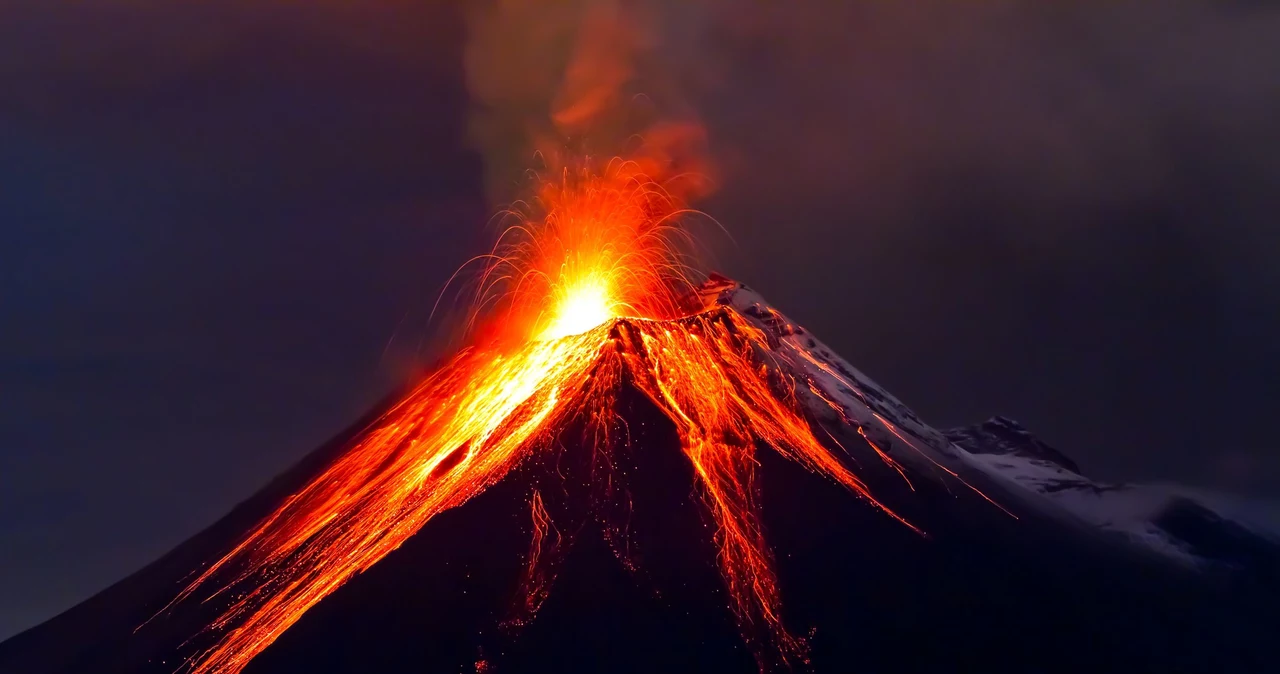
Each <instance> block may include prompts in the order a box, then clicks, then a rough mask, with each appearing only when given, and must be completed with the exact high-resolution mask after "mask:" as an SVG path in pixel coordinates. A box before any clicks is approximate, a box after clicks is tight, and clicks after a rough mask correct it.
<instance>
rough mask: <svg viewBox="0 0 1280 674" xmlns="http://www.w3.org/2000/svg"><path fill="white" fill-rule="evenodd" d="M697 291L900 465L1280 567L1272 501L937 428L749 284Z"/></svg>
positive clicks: (1201, 559) (1030, 440)
mask: <svg viewBox="0 0 1280 674" xmlns="http://www.w3.org/2000/svg"><path fill="white" fill-rule="evenodd" d="M702 292H703V294H704V297H706V298H707V300H708V301H709V302H714V303H717V304H721V305H727V306H730V307H732V308H734V309H736V310H737V311H738V312H739V313H741V314H742V315H744V316H746V317H748V318H749V319H750V320H751V321H752V322H753V323H755V324H756V325H757V326H758V327H760V328H761V329H762V330H764V331H765V332H766V333H767V334H768V335H770V336H771V337H773V338H774V339H775V340H776V342H777V344H776V346H775V348H774V350H773V354H772V355H773V356H775V357H779V358H781V359H783V360H784V361H785V362H786V365H787V366H788V367H789V369H791V370H792V371H794V372H795V373H796V374H798V375H800V377H801V378H802V379H805V380H807V381H808V383H809V384H810V386H811V390H809V391H805V390H798V391H797V392H796V393H797V395H798V396H800V398H801V399H802V400H803V401H804V402H805V403H806V404H807V406H808V407H809V408H810V409H811V410H812V411H813V412H814V414H815V415H816V416H817V417H818V418H819V419H820V420H825V421H837V422H842V423H846V424H851V425H853V426H855V427H858V428H860V429H862V430H863V431H864V432H865V433H866V434H867V437H868V439H869V440H872V441H873V442H875V443H876V444H877V445H878V446H879V447H882V448H884V449H886V451H887V452H888V453H890V454H891V455H892V456H893V458H894V460H896V461H898V462H900V463H907V464H913V465H915V466H916V467H917V468H924V469H926V470H927V469H930V468H933V469H937V468H942V469H943V470H946V471H948V472H950V473H952V475H955V474H956V472H957V471H964V469H965V468H966V467H967V468H968V469H971V470H977V471H981V472H982V473H983V474H985V475H987V476H989V477H990V478H992V479H994V480H995V481H997V482H998V483H1001V484H1004V485H1005V486H1006V488H1007V491H1008V492H1009V494H1010V495H1015V496H1016V497H1018V498H1019V500H1020V501H1022V502H1023V505H1025V506H1030V507H1033V508H1036V509H1037V510H1038V511H1040V512H1044V513H1047V514H1050V515H1052V516H1055V517H1058V518H1066V519H1071V520H1073V521H1077V522H1083V523H1084V524H1085V525H1087V526H1089V527H1092V528H1094V529H1096V530H1100V531H1102V532H1105V533H1107V534H1110V535H1113V536H1116V537H1117V538H1119V539H1123V540H1127V541H1129V542H1130V543H1133V544H1136V545H1138V546H1140V547H1141V548H1144V549H1147V550H1150V551H1154V552H1156V553H1159V554H1162V555H1164V556H1166V557H1168V558H1171V559H1174V560H1177V561H1179V562H1183V563H1189V564H1196V565H1199V564H1204V563H1225V564H1228V565H1249V566H1254V565H1262V566H1264V567H1274V568H1280V505H1277V504H1270V506H1269V507H1267V508H1258V507H1257V506H1256V505H1254V504H1249V503H1246V502H1244V501H1241V500H1240V499H1235V498H1232V497H1230V496H1226V495H1222V494H1211V493H1207V492H1203V491H1198V490H1193V489H1188V488H1185V487H1179V486H1174V485H1131V484H1120V485H1112V484H1104V483H1098V482H1094V481H1092V480H1090V479H1089V478H1087V477H1084V476H1083V475H1081V474H1080V470H1079V468H1078V467H1077V466H1076V464H1075V462H1073V461H1072V460H1071V459H1069V458H1067V457H1066V456H1065V455H1063V454H1062V453H1060V452H1058V451H1057V450H1055V449H1053V448H1052V447H1049V446H1048V445H1046V444H1044V443H1043V442H1041V441H1040V440H1038V439H1037V438H1035V437H1034V436H1033V435H1031V434H1030V433H1029V432H1027V431H1026V429H1024V428H1022V427H1021V426H1019V425H1018V424H1017V423H1016V422H1013V421H1011V420H1009V419H1004V418H1002V417H996V418H993V419H992V420H990V421H988V422H986V423H985V424H982V425H979V426H974V427H969V428H963V429H954V430H949V431H946V432H939V431H937V430H935V429H934V428H931V427H930V426H929V425H927V424H925V423H924V422H923V421H922V420H921V419H920V418H919V417H918V416H916V414H915V413H914V412H912V411H911V409H910V408H908V407H907V406H906V405H904V404H902V402H901V401H899V400H898V399H897V398H894V397H893V396H892V395H890V394H889V393H888V392H886V391H885V390H884V389H883V388H881V387H880V386H878V385H877V384H876V383H875V382H874V381H872V380H871V379H870V378H869V377H867V376H866V375H864V374H863V373H862V372H860V371H858V370H857V369H856V368H854V367H853V366H852V365H850V364H849V363H847V362H846V361H845V360H843V359H842V358H840V356H838V355H837V354H836V353H834V352H833V351H832V350H831V349H829V348H827V346H826V345H824V344H823V343H822V342H820V341H818V340H817V339H816V338H815V337H813V336H812V335H810V334H809V333H808V332H807V331H805V330H804V329H803V328H801V327H799V326H797V325H796V324H795V323H794V322H792V321H791V320H790V319H788V318H787V317H786V316H785V315H783V314H782V313H781V312H779V311H778V310H777V309H775V308H773V307H772V306H770V305H769V304H768V303H767V302H766V301H765V300H764V298H763V297H761V296H760V295H759V294H757V293H756V292H754V291H753V290H751V289H750V288H748V287H746V286H744V285H742V284H740V283H736V282H734V281H730V280H728V279H724V278H721V277H713V278H712V280H711V281H709V282H708V283H707V284H706V285H705V286H704V287H703V289H702ZM801 388H802V387H801ZM903 445H905V446H906V447H907V448H908V450H909V451H907V450H903V449H902V447H903Z"/></svg>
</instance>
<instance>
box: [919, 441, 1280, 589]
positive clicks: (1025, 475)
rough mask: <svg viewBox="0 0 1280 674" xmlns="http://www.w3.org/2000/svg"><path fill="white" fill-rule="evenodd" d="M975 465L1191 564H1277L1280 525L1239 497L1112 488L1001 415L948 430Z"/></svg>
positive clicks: (1166, 488) (1152, 487)
mask: <svg viewBox="0 0 1280 674" xmlns="http://www.w3.org/2000/svg"><path fill="white" fill-rule="evenodd" d="M944 434H945V435H946V436H947V437H948V438H950V439H951V440H952V442H954V443H955V444H956V445H958V446H959V447H961V448H962V449H964V450H965V451H966V452H968V454H969V456H970V457H971V458H972V461H973V462H974V464H975V465H977V466H979V467H981V468H982V469H983V470H985V471H987V472H988V473H989V474H991V475H993V476H996V477H999V478H1002V479H1005V480H1008V481H1010V482H1012V483H1014V484H1016V485H1018V486H1019V487H1022V488H1023V489H1024V490H1026V491H1028V492H1030V493H1033V494H1037V495H1040V496H1042V497H1044V498H1046V499H1048V500H1050V501H1053V502H1054V503H1056V504H1057V505H1059V506H1061V507H1062V508H1063V509H1065V510H1067V511H1068V512H1070V513H1072V514H1073V515H1075V516H1076V517H1079V518H1080V519H1082V520H1084V521H1086V522H1088V523H1090V524H1092V525H1094V526H1096V527H1098V528H1100V529H1102V530H1103V531H1106V532H1109V533H1113V534H1116V535H1119V536H1122V537H1124V538H1126V539H1128V540H1129V541H1131V542H1134V543H1137V544H1140V545H1143V546H1146V547H1148V548H1150V549H1152V550H1155V551H1157V552H1160V553H1163V554H1165V555H1168V556H1170V557H1174V558H1177V559H1180V560H1182V561H1185V562H1190V563H1194V564H1206V563H1207V564H1226V565H1249V566H1252V565H1254V564H1258V563H1261V564H1276V563H1280V527H1278V526H1276V521H1275V520H1274V519H1271V520H1270V522H1268V520H1269V519H1270V518H1269V516H1268V515H1267V514H1266V512H1265V510H1263V509H1262V508H1259V507H1257V506H1253V505H1251V504H1248V503H1247V502H1245V501H1243V500H1242V499H1237V498H1233V497H1231V496H1227V495H1224V494H1214V493H1212V492H1206V491H1203V490H1197V489H1191V488H1188V487H1182V486H1178V485H1168V484H1149V485H1148V484H1108V483H1104V482H1096V481H1094V480H1091V479H1089V478H1087V477H1085V476H1083V475H1081V474H1080V472H1079V469H1078V468H1076V466H1075V462H1073V461H1071V460H1070V459H1068V458H1066V456H1065V455H1063V454H1062V453H1061V452H1058V451H1057V450H1055V449H1053V448H1052V447H1049V446H1048V445H1046V444H1045V443H1043V442H1041V441H1040V440H1039V439H1038V438H1036V437H1035V436H1033V435H1032V434H1031V433H1030V432H1029V431H1027V429H1025V428H1023V427H1022V426H1021V425H1019V424H1018V423H1017V422H1015V421H1012V420H1010V419H1006V418H1003V417H995V418H992V419H990V420H988V421H986V422H984V423H982V424H979V425H976V426H969V427H965V428H957V429H952V430H948V431H945V432H944Z"/></svg>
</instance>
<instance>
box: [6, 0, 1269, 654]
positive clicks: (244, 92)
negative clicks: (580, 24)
mask: <svg viewBox="0 0 1280 674" xmlns="http://www.w3.org/2000/svg"><path fill="white" fill-rule="evenodd" d="M741 4H742V3H738V4H734V3H732V2H727V0H708V1H705V2H699V3H688V4H687V7H688V9H686V10H679V11H677V13H676V14H674V15H673V16H670V17H668V20H669V21H670V23H671V26H673V28H671V29H670V30H669V33H668V34H667V37H668V39H669V40H670V44H669V45H666V47H668V48H667V49H666V53H667V56H668V58H670V59H671V60H673V61H675V62H679V63H687V64H688V68H687V69H685V70H684V71H683V72H685V74H686V75H687V80H688V81H687V82H684V85H685V86H686V93H687V95H688V99H689V102H690V105H691V107H692V108H694V109H696V110H698V111H699V113H700V115H701V117H702V120H703V122H704V123H705V125H706V127H707V130H708V134H709V138H710V144H711V149H712V152H713V154H714V157H715V159H716V161H717V165H718V166H719V170H718V173H717V181H718V183H719V186H720V188H719V190H718V192H716V193H715V194H714V195H713V196H711V197H710V198H708V199H706V200H704V201H702V202H701V203H699V204H698V205H699V206H700V207H702V208H703V209H704V210H705V211H706V212H707V213H708V214H710V215H712V216H714V217H715V218H716V219H717V220H719V221H720V222H721V223H722V224H723V225H724V227H725V228H726V229H727V230H728V231H729V233H730V234H731V236H732V240H730V239H729V238H728V237H726V236H724V235H723V234H717V233H716V232H715V231H714V229H713V228H709V227H706V228H705V229H706V230H707V231H706V232H705V237H704V238H705V240H706V241H707V243H708V245H709V246H710V247H711V248H712V249H713V251H714V253H715V261H714V263H713V266H715V267H716V268H718V269H720V270H722V271H724V272H727V273H729V274H730V275H732V276H734V277H736V278H739V279H740V280H742V281H744V282H746V283H748V284H749V285H751V286H753V287H754V288H756V289H757V290H760V291H761V292H762V293H763V294H764V295H765V296H766V297H767V298H769V299H770V301H771V302H772V303H774V304H775V305H776V306H778V307H779V308H781V309H782V310H783V311H785V312H787V313H788V314H789V315H790V316H791V317H792V318H794V319H795V320H797V321H798V322H800V323H801V324H803V325H805V326H807V327H808V328H810V329H811V330H812V331H813V332H815V333H816V334H817V335H818V336H819V337H820V338H822V339H823V340H824V341H826V342H827V343H828V344H829V345H830V346H832V347H833V348H834V349H835V350H836V351H838V352H839V353H841V354H842V355H843V356H844V357H845V358H847V359H848V360H850V361H851V362H852V363H854V364H855V365H856V366H858V367H859V368H861V369H862V370H863V371H865V372H866V373H868V374H869V375H870V376H872V377H873V378H875V379H876V380H877V381H878V382H879V383H880V384H882V385H884V386H885V387H886V388H888V390H890V391H892V392H894V393H895V395H897V396H898V397H899V398H901V399H902V400H903V401H904V402H906V403H907V404H908V405H910V406H912V407H913V408H914V409H915V410H916V411H917V412H918V413H919V414H920V415H921V416H922V417H923V418H924V419H926V420H927V421H929V422H930V423H932V424H933V425H934V426H936V427H939V428H945V427H949V426H953V425H961V424H968V423H974V422H978V421H981V420H983V419H985V418H987V417H989V416H991V415H994V414H1003V415H1006V416H1010V417H1013V418H1016V419H1018V420H1020V421H1022V422H1023V423H1024V424H1025V425H1027V426H1028V427H1029V428H1031V429H1032V430H1033V431H1034V432H1036V433H1037V434H1038V435H1039V436H1041V437H1042V438H1043V439H1044V440H1046V441H1047V442H1048V443H1050V444H1052V445H1054V446H1056V447H1058V448H1059V449H1061V450H1062V451H1064V452H1065V453H1066V454H1067V455H1069V456H1071V457H1073V458H1074V459H1076V460H1077V461H1078V462H1079V463H1080V465H1081V466H1082V467H1083V469H1084V470H1085V472H1086V473H1087V474H1089V475H1091V476H1093V477H1096V478H1100V479H1105V480H1146V481H1175V482H1179V483H1184V484H1192V485H1199V486H1204V487H1209V488H1214V489H1219V490H1224V491H1231V492H1236V493H1241V494H1247V495H1251V496H1261V497H1267V496H1274V495H1276V494H1277V493H1280V451H1277V447H1276V436H1275V434H1274V433H1273V431H1272V428H1273V423H1272V418H1273V416H1274V410H1275V409H1277V406H1280V223H1278V222H1277V218H1278V217H1280V8H1276V7H1275V6H1274V5H1272V4H1270V3H1264V2H1246V1H1244V0H1237V1H1235V2H1230V1H1217V2H1207V1H1206V2H1203V3H1196V2H1180V1H1176V0H1166V1H1162V2H1154V1H1153V2H1150V3H1147V2H1118V3H1117V2H1101V1H1098V2H1082V3H1075V4H1074V6H1073V8H1071V9H1068V8H1065V7H1059V6H1058V4H1059V3H1050V2H1047V1H1046V2H1037V1H1034V0H1018V1H1007V2H995V3H981V4H982V7H978V8H975V7H970V6H968V5H970V4H972V3H964V2H943V1H938V2H924V3H910V4H911V7H909V8H904V7H898V6H890V5H888V4H887V3H868V4H866V5H864V4H862V3H828V2H821V1H819V0H807V1H805V2H797V3H778V4H777V8H776V9H774V10H772V11H770V12H769V13H767V14H765V13H757V14H752V13H745V14H744V13H743V12H742V11H740V10H738V11H732V12H730V11H726V8H727V7H735V8H736V7H740V6H741ZM24 5H27V6H24ZM832 5H842V6H841V8H839V9H833V8H832V7H831V6H832ZM880 5H886V6H880ZM675 6H677V7H678V6H680V5H679V4H677V5H675ZM681 12H684V13H681ZM465 29H466V23H465V21H464V20H463V17H462V15H461V13H460V12H459V11H458V9H457V3H454V2H442V1H437V0H414V1H408V0H378V1H376V2H372V1H371V2H345V1H342V0H323V1H320V0H317V1H316V2H311V3H294V2H284V1H283V0H256V1H253V2H249V1H248V0H228V1H227V2H221V3H219V2H208V3H198V6H194V7H193V6H190V5H189V4H188V3H172V2H161V1H160V0H102V1H100V2H95V3H72V2H69V1H67V2H64V1H62V0H45V1H36V0H26V1H25V2H0V232H2V233H3V245H0V402H2V403H3V404H2V405H0V598H2V599H0V638H3V637H5V636H8V635H11V634H13V633H15V632H17V631H19V630H21V629H23V628H25V627H28V626H31V625H33V624H35V623H37V622H39V621H41V620H43V619H46V618H48V617H51V616H52V615H53V614H55V613H57V612H58V611H61V610H62V609H64V608H67V607H69V606H71V605H72V604H74V603H76V602H78V601H80V600H82V599H84V598H86V597H88V596H89V595H90V594H92V593H93V592H95V591H97V590H99V589H102V588H103V587H105V586H107V585H108V584H110V583H111V582H114V581H115V580H118V579H119V578H121V577H123V576H124V575H126V574H127V573H129V572H131V571H133V570H135V569H137V568H139V567H140V566H142V565H143V564H145V563H146V562H148V561H150V560H152V559H154V558H155V557H157V556H159V555H160V554H162V553H163V552H165V551H166V550H168V549H169V548H171V547H172V546H173V545H175V544H176V543H178V542H179V541H181V540H182V539H184V538H186V537H187V536H189V535H191V534H193V533H195V532H196V531H198V530H199V529H200V528H201V527H203V526H205V525H207V524H208V523H210V522H212V521H213V520H214V519H216V518H217V517H218V516H220V515H221V514H223V513H225V512H226V511H227V510H228V509H229V508H230V507H231V506H232V505H234V504H235V503H236V502H238V501H239V500H241V499H243V498H245V497H246V496H248V495H249V494H251V493H252V492H253V491H254V490H255V489H257V488H258V487H259V486H261V485H262V484H264V483H265V482H266V481H268V480H269V479H270V478H271V477H272V476H273V475H274V474H276V473H277V472H278V471H280V470H282V469H283V468H285V467H287V466H288V465H290V464H291V463H292V462H293V461H295V460H296V459H298V458H299V457H301V456H302V455H303V454H305V453H306V452H307V451H308V450H310V449H312V448H313V447H314V446H316V445H318V444H319V443H320V442H322V441H323V440H325V439H326V438H327V437H329V436H330V435H331V434H333V433H334V432H336V431H337V430H339V429H341V428H343V427H345V426H347V425H348V424H349V423H350V422H351V421H352V420H354V419H355V418H356V417H357V416H359V415H360V414H361V413H362V412H363V411H364V410H365V409H367V407H368V406H369V405H371V404H372V403H373V402H374V401H375V400H377V399H378V398H379V397H380V396H381V395H383V394H384V393H386V392H387V391H388V390H389V389H390V388H391V387H392V386H394V385H395V384H396V383H397V382H399V381H402V380H403V379H404V378H405V377H407V376H408V375H409V373H411V372H413V371H414V370H415V368H417V367H421V366H422V365H424V364H426V363H429V362H431V360H432V359H433V358H435V357H437V356H438V355H440V353H441V352H442V351H443V349H444V348H445V346H444V344H445V341H446V340H444V339H442V338H441V337H440V333H441V326H440V325H438V324H431V323H429V322H428V313H429V311H430V307H431V304H432V302H434V301H435V299H436V296H437V294H438V293H439V292H440V289H441V287H442V286H443V284H444V282H445V280H446V279H447V278H448V277H449V275H450V274H452V273H453V271H454V270H455V269H456V268H457V267H458V266H459V265H460V264H462V263H463V262H464V261H465V260H466V259H467V258H469V257H471V256H472V255H474V254H476V253H478V252H483V251H484V250H486V249H487V247H488V245H489V244H490V243H491V241H492V237H493V236H494V235H495V231H494V227H493V225H492V224H487V223H489V215H490V214H491V213H492V211H493V210H494V206H493V205H492V204H490V203H487V199H486V186H485V184H484V176H485V163H484V161H483V159H482V158H481V156H479V154H477V153H476V152H475V151H474V150H473V149H472V145H471V144H470V143H469V142H468V137H467V116H468V106H469V102H468V101H469V97H468V92H467V87H466V78H465V76H464V72H463V59H462V50H463V44H464V40H465V38H466V35H465V33H466V30H465Z"/></svg>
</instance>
